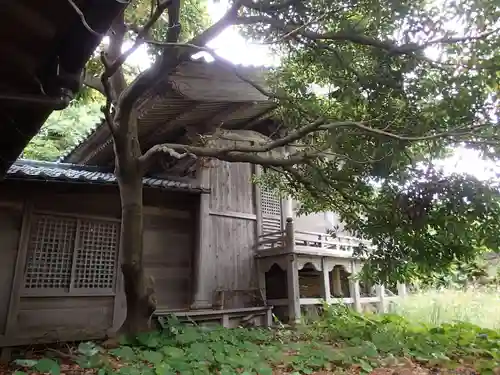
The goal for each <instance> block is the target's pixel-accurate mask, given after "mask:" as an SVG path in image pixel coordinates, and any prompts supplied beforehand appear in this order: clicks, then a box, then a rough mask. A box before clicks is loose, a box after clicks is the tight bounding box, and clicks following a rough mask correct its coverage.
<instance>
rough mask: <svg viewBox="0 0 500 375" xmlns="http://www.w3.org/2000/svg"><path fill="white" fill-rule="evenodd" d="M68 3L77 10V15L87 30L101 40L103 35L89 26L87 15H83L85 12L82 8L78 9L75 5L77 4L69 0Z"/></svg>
mask: <svg viewBox="0 0 500 375" xmlns="http://www.w3.org/2000/svg"><path fill="white" fill-rule="evenodd" d="M68 3H69V4H70V5H71V7H72V8H73V9H74V10H75V12H76V14H78V16H79V17H80V20H81V21H82V24H83V26H85V28H86V29H87V30H88V31H89V32H90V33H91V34H93V35H95V36H98V37H99V38H102V37H103V35H102V34H100V33H98V32H97V31H95V30H94V29H92V28H91V27H90V25H89V23H88V22H87V20H86V19H85V15H84V14H83V12H82V11H81V10H80V8H78V5H76V4H75V2H74V1H73V0H68Z"/></svg>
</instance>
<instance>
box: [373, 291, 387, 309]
mask: <svg viewBox="0 0 500 375" xmlns="http://www.w3.org/2000/svg"><path fill="white" fill-rule="evenodd" d="M375 289H376V291H377V298H378V311H379V312H380V313H382V314H384V313H386V312H387V300H386V299H385V286H383V285H376V286H375Z"/></svg>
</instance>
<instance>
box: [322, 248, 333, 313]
mask: <svg viewBox="0 0 500 375" xmlns="http://www.w3.org/2000/svg"><path fill="white" fill-rule="evenodd" d="M328 268H329V262H328V260H327V258H325V257H324V258H321V273H322V275H323V285H322V292H323V298H324V299H325V301H326V303H328V304H330V303H331V302H332V294H331V293H330V272H329V271H328Z"/></svg>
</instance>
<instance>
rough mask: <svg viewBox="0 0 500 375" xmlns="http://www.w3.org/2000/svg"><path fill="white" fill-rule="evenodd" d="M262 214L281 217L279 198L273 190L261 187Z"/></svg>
mask: <svg viewBox="0 0 500 375" xmlns="http://www.w3.org/2000/svg"><path fill="white" fill-rule="evenodd" d="M261 202H262V203H261V204H262V214H263V215H269V216H278V217H281V200H280V199H279V197H278V196H277V195H276V194H274V192H273V191H271V190H268V189H266V188H262V189H261Z"/></svg>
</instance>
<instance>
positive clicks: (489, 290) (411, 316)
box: [394, 286, 500, 330]
mask: <svg viewBox="0 0 500 375" xmlns="http://www.w3.org/2000/svg"><path fill="white" fill-rule="evenodd" d="M498 292H499V287H498V286H474V287H469V288H467V289H464V288H439V289H428V290H424V291H422V292H416V293H412V294H410V295H408V296H407V297H406V298H403V299H401V300H398V301H397V303H396V304H395V305H394V312H395V313H398V314H399V315H402V316H404V317H406V318H407V319H408V320H409V321H412V322H423V323H427V324H430V325H439V324H442V323H453V322H456V321H462V322H468V323H472V324H475V325H478V326H480V327H484V328H490V329H496V330H500V317H499V315H498V311H500V297H499V296H500V295H499V293H498Z"/></svg>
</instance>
